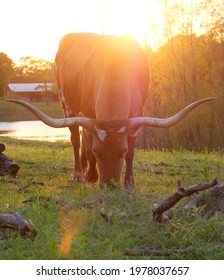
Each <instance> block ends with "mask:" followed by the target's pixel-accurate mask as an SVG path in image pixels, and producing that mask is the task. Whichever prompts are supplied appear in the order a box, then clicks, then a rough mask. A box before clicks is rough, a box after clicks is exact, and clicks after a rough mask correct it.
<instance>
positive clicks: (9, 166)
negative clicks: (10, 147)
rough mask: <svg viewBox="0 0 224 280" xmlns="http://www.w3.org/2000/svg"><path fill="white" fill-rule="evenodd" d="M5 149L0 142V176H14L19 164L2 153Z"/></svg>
mask: <svg viewBox="0 0 224 280" xmlns="http://www.w3.org/2000/svg"><path fill="white" fill-rule="evenodd" d="M4 150H5V145H4V144H2V143H0V176H4V175H8V174H9V175H12V176H16V175H17V173H18V171H19V166H18V165H17V164H15V163H14V162H13V161H12V160H11V159H10V158H9V157H8V156H6V155H5V154H2V152H3V151H4Z"/></svg>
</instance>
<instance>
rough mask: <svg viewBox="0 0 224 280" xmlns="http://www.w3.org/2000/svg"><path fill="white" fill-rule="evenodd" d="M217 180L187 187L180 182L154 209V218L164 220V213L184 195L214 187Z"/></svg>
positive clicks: (159, 220)
mask: <svg viewBox="0 0 224 280" xmlns="http://www.w3.org/2000/svg"><path fill="white" fill-rule="evenodd" d="M217 183H218V182H217V180H216V179H214V180H212V181H210V182H205V183H202V184H197V185H193V186H190V187H187V188H184V187H181V186H180V182H178V190H177V191H176V192H175V193H174V194H172V195H171V196H169V197H168V198H166V199H165V200H164V201H163V202H162V203H161V204H160V205H159V206H157V207H156V208H155V209H153V211H152V212H153V220H154V221H157V222H161V221H163V214H164V212H166V211H167V210H169V209H170V208H172V207H173V206H174V205H175V204H176V203H177V202H178V201H180V200H181V199H182V198H184V197H188V196H191V195H192V194H194V193H197V192H199V191H204V190H206V189H209V188H212V187H214V186H215V185H217Z"/></svg>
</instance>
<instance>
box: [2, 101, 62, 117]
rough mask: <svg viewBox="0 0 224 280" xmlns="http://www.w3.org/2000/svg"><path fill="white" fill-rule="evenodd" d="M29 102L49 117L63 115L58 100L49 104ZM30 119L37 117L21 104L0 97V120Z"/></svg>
mask: <svg viewBox="0 0 224 280" xmlns="http://www.w3.org/2000/svg"><path fill="white" fill-rule="evenodd" d="M30 103H31V104H32V105H34V106H36V107H37V108H38V109H40V110H42V111H43V112H44V113H46V114H48V115H49V116H51V117H54V118H61V117H63V113H62V109H61V106H60V104H59V102H51V103H50V105H47V104H46V103H44V102H30ZM31 120H37V118H36V117H35V116H34V115H33V114H32V113H31V112H29V111H28V110H27V109H25V108H24V107H23V106H20V105H18V104H15V103H9V102H6V100H4V99H3V98H0V122H12V121H31Z"/></svg>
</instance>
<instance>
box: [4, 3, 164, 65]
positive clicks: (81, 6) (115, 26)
mask: <svg viewBox="0 0 224 280" xmlns="http://www.w3.org/2000/svg"><path fill="white" fill-rule="evenodd" d="M2 4H3V5H2V7H1V8H2V10H4V11H8V10H10V20H9V17H8V13H7V12H5V13H2V15H1V17H0V24H1V26H4V28H3V29H2V33H1V49H0V51H2V52H5V53H6V54H8V55H9V57H10V58H12V59H13V60H14V61H15V62H18V61H19V58H20V57H24V56H37V57H39V58H43V59H48V60H51V61H53V60H54V56H55V53H56V51H57V47H58V44H59V41H60V39H61V38H62V36H63V35H65V34H66V33H69V32H95V33H104V34H115V35H125V34H129V35H131V36H133V37H134V38H136V39H137V40H138V41H139V43H140V44H144V45H145V44H149V45H150V46H151V47H152V48H155V47H156V45H158V42H157V41H158V39H159V38H160V37H161V36H160V34H162V28H163V26H162V7H161V4H160V1H159V0H130V1H127V0H94V1H92V0H82V1H80V0H63V1H62V0H57V1H54V3H52V1H46V0H38V1H37V0H33V1H32V3H31V1H30V0H20V1H17V0H8V1H4V2H3V3H2ZM11 7H13V9H11ZM6 23H7V24H6Z"/></svg>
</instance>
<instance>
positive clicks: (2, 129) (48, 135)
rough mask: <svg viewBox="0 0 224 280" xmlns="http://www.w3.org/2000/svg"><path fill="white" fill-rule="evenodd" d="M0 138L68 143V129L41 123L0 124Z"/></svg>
mask: <svg viewBox="0 0 224 280" xmlns="http://www.w3.org/2000/svg"><path fill="white" fill-rule="evenodd" d="M0 136H4V137H10V138H16V139H25V140H40V141H49V142H57V141H70V131H69V129H68V128H52V127H49V126H47V125H45V124H44V123H42V122H41V121H20V122H0Z"/></svg>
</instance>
